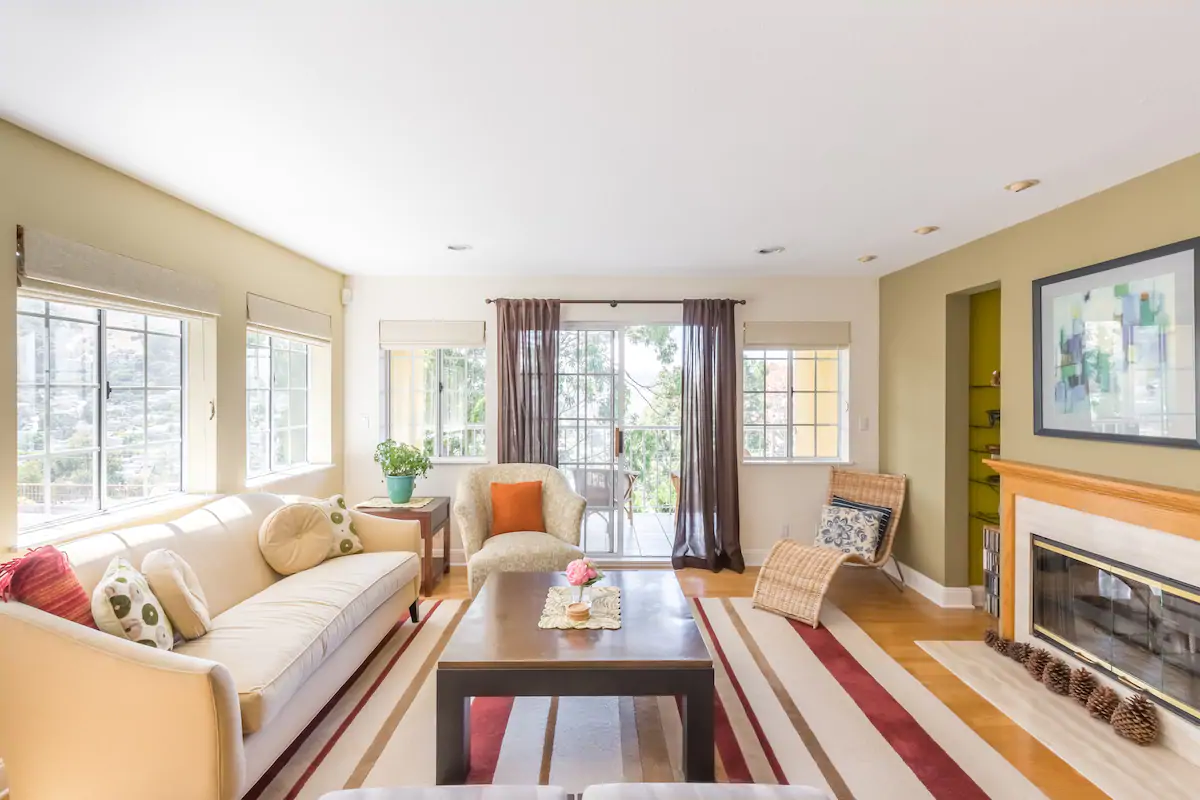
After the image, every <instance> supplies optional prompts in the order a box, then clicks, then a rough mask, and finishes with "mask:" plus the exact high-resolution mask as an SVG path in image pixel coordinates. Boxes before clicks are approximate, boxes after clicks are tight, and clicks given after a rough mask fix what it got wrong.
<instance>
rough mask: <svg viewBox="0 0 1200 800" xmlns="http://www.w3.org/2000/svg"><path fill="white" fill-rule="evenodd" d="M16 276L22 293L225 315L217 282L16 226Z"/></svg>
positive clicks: (150, 309) (209, 314)
mask: <svg viewBox="0 0 1200 800" xmlns="http://www.w3.org/2000/svg"><path fill="white" fill-rule="evenodd" d="M17 247H18V259H17V278H18V281H19V283H20V286H21V288H22V289H23V290H25V291H27V292H30V293H34V294H43V295H47V296H51V297H53V296H61V295H62V294H64V293H65V294H68V295H70V296H71V297H73V298H81V297H82V298H85V299H91V300H95V301H97V302H101V303H103V302H112V303H113V304H115V305H118V306H121V307H136V308H138V309H141V310H148V311H156V310H157V311H160V312H161V311H163V310H167V311H176V312H179V311H182V312H190V313H193V314H202V315H207V316H214V317H215V316H218V315H220V313H221V303H220V292H219V290H218V287H217V284H216V282H214V281H211V280H209V279H208V278H204V277H201V276H198V275H191V274H188V273H186V272H177V271H175V270H172V269H167V268H166V267H160V266H158V265H156V264H149V263H147V262H145V261H138V260H137V259H135V258H129V257H128V256H122V255H118V254H116V253H109V252H107V251H105V250H100V249H98V248H95V247H92V246H90V245H86V244H80V243H79V242H73V241H70V240H69V239H63V238H61V237H58V236H54V235H53V234H49V233H44V232H42V231H35V230H30V229H28V228H23V227H21V226H18V227H17Z"/></svg>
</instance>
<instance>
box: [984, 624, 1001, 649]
mask: <svg viewBox="0 0 1200 800" xmlns="http://www.w3.org/2000/svg"><path fill="white" fill-rule="evenodd" d="M999 638H1000V634H999V633H997V632H996V629H995V628H988V629H987V630H986V631H984V632H983V643H984V644H986V645H987V646H988V647H991V648H993V649H994V648H995V647H996V640H997V639H999Z"/></svg>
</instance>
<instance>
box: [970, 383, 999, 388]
mask: <svg viewBox="0 0 1200 800" xmlns="http://www.w3.org/2000/svg"><path fill="white" fill-rule="evenodd" d="M971 388H972V389H999V388H1000V387H999V386H992V385H991V384H990V383H977V384H972V385H971Z"/></svg>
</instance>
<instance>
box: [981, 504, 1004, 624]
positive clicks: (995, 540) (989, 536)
mask: <svg viewBox="0 0 1200 800" xmlns="http://www.w3.org/2000/svg"><path fill="white" fill-rule="evenodd" d="M983 610H984V611H986V612H988V613H989V614H991V615H992V616H993V617H999V616H1000V529H999V528H996V527H993V526H991V525H985V526H984V527H983Z"/></svg>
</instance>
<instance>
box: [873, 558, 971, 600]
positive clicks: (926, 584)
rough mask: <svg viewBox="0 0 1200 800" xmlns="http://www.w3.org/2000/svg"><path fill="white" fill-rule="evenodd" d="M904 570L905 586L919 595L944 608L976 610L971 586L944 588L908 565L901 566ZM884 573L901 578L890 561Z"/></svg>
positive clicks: (894, 563) (894, 564)
mask: <svg viewBox="0 0 1200 800" xmlns="http://www.w3.org/2000/svg"><path fill="white" fill-rule="evenodd" d="M901 567H902V568H903V570H904V584H905V586H906V587H907V588H909V589H912V590H913V591H914V592H916V593H917V594H919V595H922V596H924V597H926V598H928V599H930V600H932V601H933V602H934V603H935V604H937V605H939V606H941V607H942V608H968V609H969V608H975V603H974V602H973V598H972V593H971V587H970V586H942V585H941V584H940V583H938V582H937V581H935V580H934V579H933V578H931V577H929V576H928V575H926V574H924V573H922V572H919V571H917V570H915V569H913V568H912V567H910V566H909V565H908V564H901ZM883 571H884V572H886V573H887V574H889V575H891V576H892V577H893V578H898V577H900V576H899V574H898V573H897V572H896V562H894V561H889V562H888V563H887V565H886V566H885V567H884V568H883Z"/></svg>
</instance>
